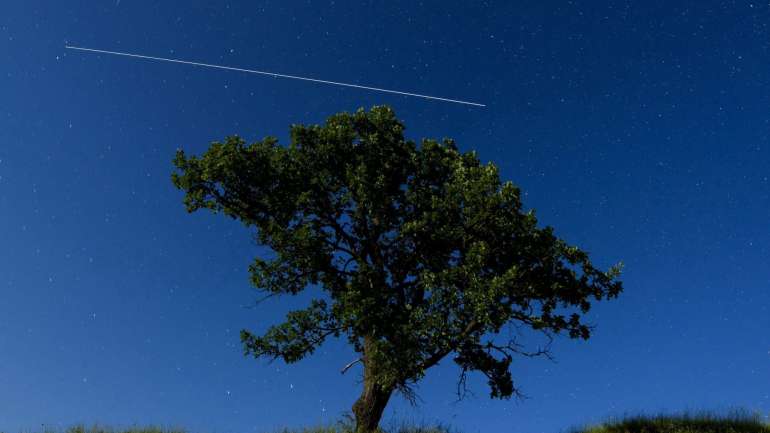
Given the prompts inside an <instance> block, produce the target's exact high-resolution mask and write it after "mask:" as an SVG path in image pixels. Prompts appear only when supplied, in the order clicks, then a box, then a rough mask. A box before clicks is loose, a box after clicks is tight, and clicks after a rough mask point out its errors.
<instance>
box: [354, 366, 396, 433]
mask: <svg viewBox="0 0 770 433" xmlns="http://www.w3.org/2000/svg"><path fill="white" fill-rule="evenodd" d="M371 382H372V381H371V380H367V378H364V391H363V392H362V393H361V396H360V397H358V400H356V402H355V403H354V404H353V413H354V414H355V416H356V433H372V432H375V431H377V426H378V425H379V424H380V418H382V414H383V412H385V406H387V404H388V400H390V395H391V394H392V393H393V390H392V389H387V388H383V387H382V386H380V385H378V384H376V383H371Z"/></svg>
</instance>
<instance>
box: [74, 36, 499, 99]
mask: <svg viewBox="0 0 770 433" xmlns="http://www.w3.org/2000/svg"><path fill="white" fill-rule="evenodd" d="M64 48H66V49H68V50H78V51H88V52H93V53H102V54H113V55H116V56H125V57H135V58H138V59H147V60H158V61H161V62H171V63H182V64H185V65H193V66H203V67H206V68H215V69H226V70H228V71H238V72H247V73H249V74H260V75H269V76H271V77H277V78H291V79H294V80H303V81H312V82H314V83H323V84H332V85H335V86H344V87H353V88H356V89H364V90H372V91H375V92H383V93H395V94H397V95H404V96H415V97H417V98H423V99H433V100H436V101H444V102H454V103H455V104H464V105H473V106H476V107H486V105H485V104H479V103H478V102H469V101H461V100H459V99H449V98H440V97H438V96H429V95H421V94H419V93H410V92H402V91H399V90H389V89H382V88H379V87H371V86H361V85H358V84H350V83H340V82H337V81H327V80H319V79H316V78H308V77H299V76H296V75H286V74H277V73H275V72H266V71H257V70H254V69H243V68H234V67H231V66H222V65H212V64H208V63H199V62H190V61H187V60H178V59H167V58H163V57H153V56H144V55H141V54H132V53H121V52H119V51H107V50H97V49H94V48H84V47H76V46H73V45H65V46H64Z"/></svg>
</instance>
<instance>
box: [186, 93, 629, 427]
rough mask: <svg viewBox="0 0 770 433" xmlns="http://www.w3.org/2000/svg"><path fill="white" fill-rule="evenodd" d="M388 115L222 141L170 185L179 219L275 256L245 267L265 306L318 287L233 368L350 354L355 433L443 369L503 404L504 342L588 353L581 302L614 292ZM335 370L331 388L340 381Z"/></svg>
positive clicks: (505, 196) (245, 338) (486, 167)
mask: <svg viewBox="0 0 770 433" xmlns="http://www.w3.org/2000/svg"><path fill="white" fill-rule="evenodd" d="M403 132H404V125H403V124H402V123H401V122H400V121H399V120H398V119H397V118H396V117H395V114H394V113H393V111H392V110H391V109H390V108H388V107H382V106H380V107H374V108H372V109H371V110H370V111H368V112H367V111H364V110H363V109H361V110H358V111H357V112H356V113H354V114H349V113H340V114H337V115H334V116H332V117H330V118H329V119H328V120H327V122H326V124H325V125H322V126H319V125H313V126H303V125H293V126H292V127H291V144H290V145H289V146H288V147H286V146H280V145H278V142H277V139H275V138H272V137H268V138H265V139H264V140H262V141H257V142H255V143H252V144H246V143H245V142H244V140H242V139H241V138H239V137H237V136H233V137H228V138H227V139H226V140H225V141H224V142H217V143H213V144H212V145H211V147H210V148H209V149H208V150H207V151H206V152H205V153H204V154H203V155H202V156H200V157H195V156H191V157H188V156H186V155H185V153H184V152H183V151H181V150H180V151H178V153H177V155H176V158H175V160H174V163H175V165H176V167H177V169H178V172H176V173H174V174H173V182H174V185H176V186H177V187H178V188H180V189H182V190H183V191H185V192H186V195H185V199H184V203H185V204H186V206H187V210H188V211H190V212H193V211H195V210H198V209H201V208H205V209H209V210H212V211H214V212H223V213H224V214H225V215H228V216H230V217H232V218H235V219H238V220H240V221H241V222H243V223H244V224H245V225H246V226H248V227H253V228H254V229H255V231H256V236H257V239H258V241H259V242H260V243H261V244H263V245H266V246H268V247H270V248H271V249H272V250H273V251H274V252H275V256H274V258H271V259H265V258H257V259H256V260H255V261H254V263H253V264H252V265H251V266H250V273H251V280H252V283H253V284H254V285H255V286H256V287H257V288H259V289H261V290H264V291H265V292H267V293H268V294H269V295H279V294H296V293H298V292H300V291H302V290H305V289H306V288H308V287H310V286H317V287H319V288H320V289H321V292H320V293H321V294H320V295H319V296H318V297H317V299H315V300H313V301H312V302H311V303H310V305H309V306H308V307H307V308H306V309H304V310H299V311H292V312H290V313H288V314H287V316H286V321H285V322H284V323H282V324H280V325H277V326H273V327H272V328H270V329H269V330H268V331H267V332H266V333H265V334H264V335H261V336H258V335H254V334H252V333H250V332H248V331H245V330H244V331H242V332H241V340H242V342H243V345H244V348H245V352H246V354H251V355H254V356H255V357H267V358H272V359H278V358H280V359H283V361H285V362H287V363H293V362H296V361H299V360H301V359H303V358H304V357H305V356H307V355H309V354H310V353H312V352H313V351H314V350H315V349H316V348H317V347H318V346H320V345H321V344H322V343H323V342H324V340H325V339H326V338H328V337H340V336H344V337H345V338H347V340H348V341H349V342H350V344H351V345H352V347H353V348H354V349H355V351H356V352H357V353H358V354H360V359H357V360H356V361H354V362H353V363H351V364H350V365H348V366H346V367H345V368H344V370H347V369H348V368H351V367H352V365H354V364H356V363H358V362H360V364H361V365H362V367H363V391H362V393H361V395H360V397H359V398H358V400H357V401H356V402H355V403H354V404H353V413H354V415H355V418H356V429H357V431H358V432H371V431H374V430H376V429H377V426H378V423H379V420H380V418H381V416H382V413H383V411H384V409H385V406H386V405H387V403H388V400H389V399H390V397H391V395H392V393H393V392H394V391H402V392H404V394H405V395H406V396H407V397H410V396H413V394H412V388H411V387H412V385H414V384H415V383H416V382H417V381H419V380H420V379H421V378H423V376H424V375H425V372H426V371H427V370H428V369H429V368H431V367H433V366H434V365H436V364H438V363H439V362H440V361H441V360H443V359H444V358H445V357H447V356H450V355H453V356H452V359H453V360H454V362H456V363H457V364H458V365H459V367H460V369H461V375H460V383H461V385H463V386H464V379H465V374H466V372H469V371H478V372H480V373H482V374H484V375H485V376H486V377H487V379H488V383H489V386H490V389H491V396H492V397H494V398H508V397H510V396H512V395H515V394H517V392H518V391H517V389H516V387H515V386H514V383H513V380H512V378H511V373H510V371H509V365H510V364H511V361H512V359H513V358H514V357H515V356H517V355H529V356H533V355H538V354H547V353H548V352H547V350H539V351H534V352H527V351H525V350H524V349H523V348H522V347H521V346H520V345H519V344H517V342H516V341H515V340H514V341H503V342H501V341H500V335H499V334H500V331H501V330H502V329H503V328H504V327H506V326H516V327H519V328H521V327H524V328H531V329H533V330H536V331H540V332H543V333H545V334H546V335H548V336H549V338H550V337H551V336H552V335H556V334H559V333H562V332H565V333H567V334H568V335H569V336H570V337H572V338H582V339H587V338H589V336H590V333H591V327H590V326H588V325H587V324H585V323H584V322H583V321H581V319H582V316H581V315H582V314H583V313H586V312H587V311H588V310H589V308H590V307H591V300H592V299H593V300H602V299H609V298H614V297H616V296H617V295H618V294H619V293H620V291H621V290H622V286H621V283H620V281H618V280H617V277H618V276H619V271H620V269H619V266H614V267H612V268H610V269H609V270H608V271H607V272H604V271H600V270H598V269H596V268H594V266H593V265H592V264H591V262H590V261H589V257H588V255H587V254H586V253H585V252H584V251H582V250H580V249H578V248H577V247H575V246H570V245H568V244H567V243H566V242H564V241H563V240H561V239H559V238H558V237H556V236H555V235H554V233H553V229H552V228H550V227H545V228H538V227H537V220H536V218H535V215H534V213H533V212H532V211H529V212H524V211H523V210H522V203H521V199H520V192H519V189H518V188H517V187H516V186H514V185H513V184H512V183H510V182H505V183H503V182H501V181H500V178H499V173H498V169H497V167H496V166H495V165H494V164H492V163H488V164H482V163H481V162H480V161H479V159H478V157H477V156H476V154H475V153H474V152H467V153H463V152H460V151H459V150H458V148H457V147H456V146H455V144H454V142H453V141H452V140H449V139H445V140H443V141H442V142H437V141H434V140H428V139H426V140H423V141H422V142H421V143H420V144H416V143H415V142H413V141H410V140H407V139H405V138H404V134H403ZM344 370H343V372H344Z"/></svg>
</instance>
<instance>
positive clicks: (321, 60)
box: [0, 0, 770, 433]
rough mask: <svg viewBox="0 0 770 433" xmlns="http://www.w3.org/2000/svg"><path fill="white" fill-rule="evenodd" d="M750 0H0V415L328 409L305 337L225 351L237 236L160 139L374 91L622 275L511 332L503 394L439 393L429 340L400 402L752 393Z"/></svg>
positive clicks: (767, 219)
mask: <svg viewBox="0 0 770 433" xmlns="http://www.w3.org/2000/svg"><path fill="white" fill-rule="evenodd" d="M769 25H770V5H769V4H768V2H767V1H765V2H751V1H711V0H699V1H671V0H666V1H657V0H655V1H652V0H646V1H633V2H632V1H614V2H608V1H598V0H597V1H543V0H537V1H500V2H484V3H482V2H470V1H431V2H428V1H426V2H419V1H414V0H410V1H369V2H356V1H342V0H337V1H324V2H321V1H318V2H315V1H313V2H290V1H271V2H266V1H259V2H258V1H252V2H247V1H243V2H230V3H225V2H214V1H212V2H202V1H185V2H178V3H176V4H172V3H171V2H154V1H136V0H122V1H121V0H118V1H115V0H104V1H99V2H96V1H92V2H86V1H53V0H51V1H49V2H39V1H20V0H16V1H4V2H3V3H2V5H0V429H2V430H4V431H7V432H16V431H19V430H20V429H40V428H41V424H45V425H46V426H53V427H60V426H68V425H71V424H73V423H77V422H84V423H89V424H90V423H93V422H99V423H103V424H109V425H113V426H126V425H131V424H134V423H138V424H149V423H155V424H163V425H179V426H184V427H186V428H188V429H190V430H192V431H194V432H202V433H204V432H205V433H222V432H252V431H266V430H271V429H274V428H278V427H283V426H286V427H299V426H305V425H314V424H318V423H327V422H333V421H334V420H336V419H338V418H339V417H340V415H341V414H342V413H343V412H344V411H346V410H349V408H350V406H351V404H352V402H353V401H354V400H355V398H356V397H357V395H358V393H359V384H358V378H359V377H358V374H359V373H360V369H356V368H353V369H351V371H349V372H348V373H347V374H346V375H344V376H342V375H340V369H341V368H342V367H343V366H344V365H345V364H347V363H348V362H350V361H351V360H353V359H355V357H354V354H353V353H352V351H351V349H349V348H348V347H347V346H346V345H345V343H344V342H342V341H337V342H335V341H332V342H331V343H327V345H326V346H324V347H323V348H322V350H319V351H318V352H316V354H314V355H313V356H312V357H310V358H308V359H306V360H305V361H303V362H301V363H298V364H294V365H289V366H287V365H284V364H283V363H281V362H275V363H273V364H268V363H266V362H264V361H255V360H253V359H251V358H245V357H244V356H242V349H241V347H240V342H239V338H238V332H239V331H240V330H241V329H243V328H248V329H251V330H254V331H259V330H263V329H265V328H266V327H267V326H268V325H270V324H274V323H277V322H278V321H279V320H280V319H281V318H282V316H283V314H284V313H285V312H286V311H287V310H288V309H291V308H297V307H301V306H303V305H304V304H305V303H306V301H307V300H308V299H309V297H308V296H304V295H303V296H299V297H297V298H291V299H279V300H271V301H269V302H265V303H261V304H260V305H257V306H255V305H254V303H255V300H256V299H257V297H258V296H259V294H258V293H257V292H256V291H255V290H254V289H253V288H252V287H250V285H249V280H248V278H249V276H248V272H247V267H248V265H249V263H250V262H251V260H252V259H253V258H254V257H255V256H258V255H260V254H265V250H264V249H263V248H262V247H259V246H258V245H256V244H255V243H254V241H253V238H252V235H251V233H250V232H249V231H248V230H246V229H245V228H244V227H243V226H242V225H241V224H240V223H238V222H235V221H232V220H229V219H227V218H224V217H222V216H221V215H220V216H217V215H212V214H208V213H204V212H199V213H195V214H192V215H189V214H187V213H186V211H185V209H184V206H183V205H182V196H183V194H182V193H181V192H180V191H178V190H176V189H175V188H174V187H173V185H172V184H171V181H170V174H171V172H172V168H173V166H172V164H171V160H172V158H173V156H174V152H175V150H176V149H177V148H183V149H185V151H187V152H188V153H192V154H197V153H201V152H203V151H204V150H205V149H206V148H207V147H208V145H209V143H210V142H212V141H214V140H219V139H222V138H224V137H225V136H226V135H230V134H236V133H237V134H239V135H242V136H243V137H245V138H246V139H247V140H255V139H261V138H262V137H264V136H267V135H272V136H276V137H278V138H279V139H280V140H281V142H283V143H286V140H287V137H288V127H289V125H290V124H292V123H321V122H323V121H324V120H325V119H326V117H327V116H329V115H331V114H333V113H336V112H339V111H353V110H355V109H357V108H359V107H366V108H369V107H371V106H373V105H378V104H388V105H390V106H392V107H393V108H394V109H395V110H396V113H397V115H398V117H399V118H401V119H402V120H403V121H404V123H405V124H406V126H407V130H406V134H407V136H408V137H409V138H412V139H415V140H419V139H421V138H423V137H434V138H442V137H452V138H454V139H455V140H456V141H457V144H458V146H459V147H460V148H461V149H462V150H471V149H475V150H477V151H478V154H479V156H480V157H481V159H482V160H484V161H494V162H495V163H497V164H498V165H499V166H500V167H501V172H502V177H503V178H504V179H508V180H512V181H513V182H514V183H516V184H518V185H519V186H520V187H521V188H522V189H523V191H524V192H525V196H524V204H525V206H526V207H527V208H534V209H536V210H537V214H538V216H539V218H540V221H541V223H542V224H548V225H552V226H554V227H555V228H556V232H557V234H558V235H560V236H561V237H563V238H565V239H566V240H568V241H569V242H571V243H574V244H577V245H579V246H581V247H582V248H584V249H586V250H587V251H589V252H590V253H591V255H592V256H591V257H592V258H593V260H594V262H595V263H597V264H599V265H601V266H602V267H606V266H608V265H610V264H613V263H615V262H617V261H620V260H622V261H623V262H624V263H625V264H626V268H625V272H624V275H623V281H624V285H625V292H624V293H623V294H622V295H621V296H620V298H619V299H618V300H615V301H611V302H606V303H600V304H597V306H596V308H594V309H593V310H592V311H591V313H590V315H589V321H590V322H591V323H594V324H595V325H596V326H597V328H596V330H595V333H594V336H593V338H592V339H591V340H589V341H588V342H580V341H572V340H569V339H566V338H562V339H558V340H557V341H556V342H555V343H554V345H553V347H552V349H553V353H554V355H555V357H556V362H551V361H548V360H547V359H520V360H515V361H514V364H513V366H512V371H513V375H514V379H515V381H516V384H517V385H518V386H519V387H520V388H521V390H522V391H523V393H524V394H526V395H527V396H528V398H527V399H525V400H520V401H517V400H511V401H505V400H504V401H499V400H490V399H489V398H488V396H487V393H488V390H487V388H486V385H485V383H484V380H482V378H481V377H479V376H472V380H471V381H470V388H471V391H473V392H474V395H473V396H469V397H467V398H466V399H465V400H463V401H461V402H456V400H457V396H456V394H455V391H456V379H457V377H458V374H459V371H458V369H457V368H456V366H455V365H454V363H452V362H451V361H449V360H447V361H445V362H444V363H443V364H442V365H441V366H439V367H436V368H434V369H432V370H430V371H429V374H428V376H427V378H426V379H425V380H424V381H423V382H422V384H421V386H420V388H419V395H420V397H421V399H422V401H421V403H420V404H419V406H418V407H417V408H411V407H410V406H409V405H408V404H407V403H406V402H405V401H404V400H403V399H401V398H397V399H396V400H394V401H392V403H391V405H390V406H389V407H388V410H387V412H386V417H385V420H384V423H383V425H384V426H385V427H387V426H389V425H391V424H392V423H393V422H400V421H401V420H407V421H416V422H423V421H424V422H426V423H435V422H443V423H446V424H449V425H451V426H453V427H455V428H457V429H458V430H460V431H462V432H464V433H473V432H516V433H539V432H544V433H558V432H562V431H564V430H566V429H568V428H570V427H573V426H577V425H582V424H584V423H591V422H597V421H601V420H603V419H605V418H607V417H610V416H621V415H623V414H635V413H639V412H647V413H650V412H658V411H667V412H672V411H682V410H688V409H689V410H699V409H710V410H727V409H729V408H734V407H743V408H746V409H749V410H757V411H760V412H761V413H762V414H763V415H767V414H768V413H770V308H769V306H770V290H769V288H770V266H769V265H768V258H769V255H770V224H769V223H770V190H769V188H770V182H769V181H768V177H769V176H770V142H769V137H770V28H769V27H768V26H769ZM67 44H71V45H79V46H84V47H91V48H98V49H106V50H115V51H128V52H135V53H141V54H146V55H151V56H159V57H173V58H180V59H185V60H191V61H198V62H205V63H216V64H223V65H228V66H235V67H241V68H252V69H261V70H267V71H272V72H278V73H284V74H293V75H303V76H310V77H314V78H320V79H326V80H333V81H342V82H350V83H357V84H363V85H371V86H376V87H384V88H390V89H397V90H404V91H411V92H416V93H425V94H429V95H436V96H442V97H448V98H454V99H463V100H470V101H477V102H481V103H484V104H487V106H486V107H483V108H482V107H472V106H464V105H459V104H452V103H445V102H437V101H429V100H424V99H419V98H410V97H404V96H397V95H389V94H382V93H375V92H370V91H365V90H358V89H351V88H343V87H335V86H330V85H323V84H315V83H308V82H301V81H294V80H288V79H280V78H270V77H263V76H258V75H251V74H245V73H238V72H231V71H221V70H212V69H205V68H199V67H194V66H188V65H179V64H170V63H159V62H152V61H146V60H139V59H130V58H124V57H115V56H108V55H98V54H92V53H81V52H76V51H70V50H65V49H64V46H65V45H67Z"/></svg>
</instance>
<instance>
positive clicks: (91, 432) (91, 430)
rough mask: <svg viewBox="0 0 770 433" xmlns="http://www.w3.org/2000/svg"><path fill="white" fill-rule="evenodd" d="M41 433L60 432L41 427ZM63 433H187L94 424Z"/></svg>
mask: <svg viewBox="0 0 770 433" xmlns="http://www.w3.org/2000/svg"><path fill="white" fill-rule="evenodd" d="M42 433H62V432H61V430H58V429H52V428H50V427H46V426H43V431H42ZM64 433H187V432H186V431H185V430H184V429H182V428H176V427H170V428H169V427H160V426H152V425H151V426H142V427H138V426H134V427H127V428H122V429H115V428H113V427H108V426H103V425H98V424H94V425H92V426H90V427H87V426H85V425H83V424H77V425H74V426H72V427H68V428H67V429H65V430H64Z"/></svg>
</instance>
